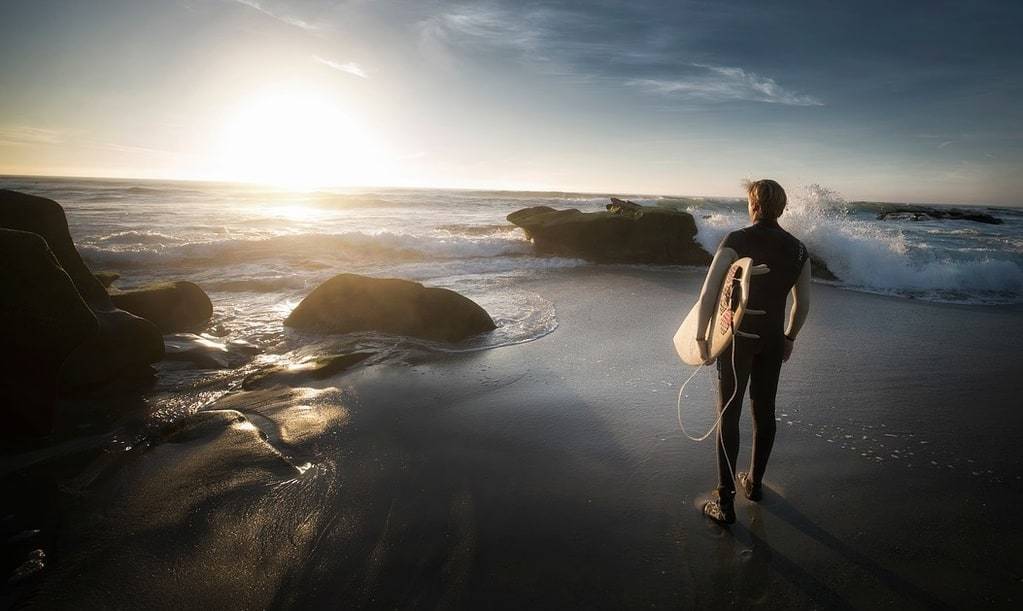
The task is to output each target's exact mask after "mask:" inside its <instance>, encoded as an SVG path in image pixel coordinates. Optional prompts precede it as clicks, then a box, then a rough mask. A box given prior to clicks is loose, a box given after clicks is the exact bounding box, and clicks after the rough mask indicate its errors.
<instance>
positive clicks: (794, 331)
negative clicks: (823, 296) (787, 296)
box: [785, 257, 810, 339]
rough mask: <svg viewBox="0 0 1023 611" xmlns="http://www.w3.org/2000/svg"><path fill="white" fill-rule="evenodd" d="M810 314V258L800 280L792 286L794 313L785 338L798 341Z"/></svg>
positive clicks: (791, 313)
mask: <svg viewBox="0 0 1023 611" xmlns="http://www.w3.org/2000/svg"><path fill="white" fill-rule="evenodd" d="M809 313H810V258H809V257H807V258H806V260H805V261H804V262H803V269H802V270H800V272H799V278H798V279H797V280H796V283H795V284H794V285H792V311H791V312H789V324H788V325H787V326H786V328H785V336H786V337H788V338H790V339H796V335H798V334H799V330H800V329H802V328H803V323H804V322H806V315H807V314H809Z"/></svg>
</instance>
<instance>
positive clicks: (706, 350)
mask: <svg viewBox="0 0 1023 611" xmlns="http://www.w3.org/2000/svg"><path fill="white" fill-rule="evenodd" d="M696 345H697V346H698V347H699V348H700V359H701V360H702V361H703V364H704V365H712V364H714V359H712V358H710V346H709V345H708V344H707V340H705V339H698V340H696Z"/></svg>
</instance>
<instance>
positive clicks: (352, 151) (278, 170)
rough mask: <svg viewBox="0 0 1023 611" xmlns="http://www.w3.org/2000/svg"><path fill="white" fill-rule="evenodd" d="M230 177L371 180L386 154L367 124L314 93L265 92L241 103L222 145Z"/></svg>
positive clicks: (224, 170)
mask: <svg viewBox="0 0 1023 611" xmlns="http://www.w3.org/2000/svg"><path fill="white" fill-rule="evenodd" d="M216 155H217V165H218V167H219V173H220V174H221V175H222V176H223V177H224V178H226V179H229V180H237V181H241V182H256V183H263V184H272V185H276V186H281V187H287V188H294V189H308V188H313V187H321V186H343V185H358V184H371V183H372V182H373V181H375V180H377V179H378V178H379V176H380V171H381V167H380V155H379V150H378V147H377V145H376V142H375V141H374V139H373V138H372V137H371V135H370V134H369V133H368V131H367V129H366V126H365V124H364V122H362V121H360V120H359V117H356V116H355V115H353V114H352V113H350V112H347V111H346V109H345V108H344V107H343V106H342V105H341V104H340V103H338V101H337V100H334V99H330V98H328V97H326V96H323V95H318V94H317V93H315V92H311V91H302V90H294V89H283V90H274V91H266V92H261V93H258V94H255V95H252V96H249V97H248V98H247V99H246V100H244V101H242V102H240V103H239V104H238V105H237V107H236V108H235V109H234V110H233V111H232V112H231V113H230V114H229V115H228V117H227V118H226V119H225V121H224V123H223V128H222V131H221V134H220V138H219V142H218V146H217V151H216Z"/></svg>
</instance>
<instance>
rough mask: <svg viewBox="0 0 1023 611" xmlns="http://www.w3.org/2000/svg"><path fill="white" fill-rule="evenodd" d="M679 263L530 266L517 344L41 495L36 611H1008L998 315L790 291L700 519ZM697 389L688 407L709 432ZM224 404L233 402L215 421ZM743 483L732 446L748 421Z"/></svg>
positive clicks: (172, 438) (279, 404) (1011, 406)
mask: <svg viewBox="0 0 1023 611" xmlns="http://www.w3.org/2000/svg"><path fill="white" fill-rule="evenodd" d="M701 280H702V275H701V274H700V273H698V272H695V271H682V272H679V271H657V270H640V269H635V268H631V269H630V268H615V267H605V268H586V269H583V270H565V271H560V272H552V273H550V274H545V275H538V276H537V279H536V280H534V281H531V283H530V287H529V288H532V289H533V290H535V291H536V292H538V293H540V294H541V295H543V296H544V297H546V298H548V299H551V300H552V301H553V302H554V304H555V306H556V308H557V315H558V320H559V327H558V329H557V330H556V331H555V332H554V333H552V334H551V335H548V336H546V337H544V338H541V339H539V340H537V341H534V342H530V343H527V344H521V345H517V346H511V347H505V348H500V349H496V350H489V351H483V352H476V353H469V354H461V355H452V356H448V357H445V358H442V359H438V360H428V361H425V362H420V363H419V364H413V365H377V366H371V367H366V368H364V369H361V370H358V371H355V372H353V373H350V374H348V375H344V376H339V377H336V378H332V379H328V380H324V381H322V382H318V383H316V384H315V385H314V386H315V388H299V389H283V388H282V389H276V390H265V391H253V392H250V393H235V394H233V395H229V396H228V397H227V398H225V399H222V400H221V401H219V402H218V403H217V404H215V405H214V406H213V407H214V408H218V409H219V410H222V411H216V412H212V413H206V414H201V415H200V416H197V417H193V418H191V419H188V420H187V421H186V422H184V423H182V424H181V425H179V426H178V427H177V429H176V430H173V431H165V432H164V433H162V434H161V435H160V436H159V437H155V438H154V439H153V440H152V446H151V447H150V448H148V449H136V450H133V451H131V452H122V453H120V454H117V455H104V456H101V457H99V458H98V459H95V460H93V461H92V462H91V463H90V464H88V465H85V466H84V467H83V468H82V469H81V470H80V471H79V472H78V474H77V475H76V476H75V477H74V478H73V479H72V480H70V481H67V482H65V483H64V484H62V493H61V494H60V496H59V503H60V507H61V512H60V515H61V518H60V520H59V521H58V522H59V523H58V525H57V526H55V529H56V533H57V534H56V536H55V541H56V543H55V552H54V561H53V562H52V564H51V565H50V566H49V567H48V569H47V571H46V572H45V573H44V574H43V575H42V576H41V577H39V578H38V579H37V580H36V581H34V582H32V583H31V584H29V586H25V588H26V589H24V590H23V591H22V593H21V595H23V596H25V597H26V600H27V602H28V603H30V604H37V605H39V606H43V607H52V606H63V607H78V608H81V607H98V606H103V607H118V608H127V607H138V608H141V607H160V608H172V607H173V608H180V607H183V606H188V607H232V608H262V607H287V608H318V607H331V608H351V607H379V608H393V607H413V608H424V607H428V608H433V607H437V606H441V607H447V608H450V607H463V608H480V607H497V608H509V609H522V608H552V609H553V608H580V607H581V608H622V607H630V608H631V607H662V608H680V607H681V608H708V607H717V606H740V607H760V608H778V609H780V608H812V607H818V608H857V609H875V608H899V609H915V608H936V607H954V608H974V607H1002V608H1013V607H1015V606H1016V605H1018V604H1019V602H1018V601H1019V600H1020V599H1021V598H1023V581H1021V580H1023V553H1021V552H1020V544H1021V543H1023V540H1021V539H1023V536H1021V535H1020V530H1019V527H1018V524H1017V522H1016V516H1017V515H1018V513H1019V511H1018V507H1019V506H1020V502H1021V501H1023V482H1021V476H1023V459H1021V456H1023V455H1021V452H1020V450H1019V439H1020V435H1021V433H1023V411H1021V410H1020V409H1019V407H1020V399H1019V396H1020V390H1021V381H1020V377H1019V376H1020V368H1019V365H1018V362H1019V358H1020V357H1021V356H1023V346H1021V344H1020V341H1019V338H1020V337H1021V336H1023V316H1021V314H1023V310H1021V309H1020V308H1018V307H972V306H970V307H967V306H951V305H940V304H931V303H922V302H916V301H912V300H906V299H897V298H888V297H883V296H874V295H867V294H861V293H855V292H851V291H845V290H841V289H837V288H833V287H829V286H824V285H815V287H814V295H813V306H812V312H811V315H810V319H809V321H808V323H807V326H806V327H805V329H804V331H803V333H802V334H801V335H800V339H799V342H798V345H797V348H796V352H795V354H794V356H793V359H792V360H791V361H790V362H789V363H788V364H787V365H786V366H785V367H784V369H783V373H782V376H783V377H782V385H781V390H780V393H779V399H778V406H779V410H778V418H779V425H780V426H779V432H778V439H777V442H776V444H775V450H774V455H773V457H772V460H771V463H770V465H769V469H768V473H767V486H768V490H767V495H766V498H765V500H764V501H763V502H762V503H760V504H753V503H749V502H747V501H745V500H744V499H740V500H739V501H738V502H737V513H738V523H737V524H736V525H734V526H733V527H731V528H729V529H725V528H721V527H718V526H716V525H714V524H711V523H709V522H708V521H706V520H705V519H704V518H703V517H702V516H701V515H700V514H699V512H698V511H697V506H698V504H699V502H700V501H701V500H702V499H703V498H706V495H707V494H708V493H709V491H710V490H711V488H712V487H713V485H714V482H715V474H714V462H713V446H712V445H711V442H710V441H707V442H704V443H694V442H691V441H689V440H687V439H685V438H684V437H683V436H682V434H681V432H680V431H679V430H678V425H677V422H676V413H675V396H676V395H675V393H676V392H677V389H678V384H679V383H680V382H681V380H682V379H683V374H684V373H686V372H688V371H690V370H689V369H688V368H684V367H683V366H682V365H681V364H680V363H679V362H678V361H677V358H676V357H675V355H674V352H673V349H672V346H671V336H672V334H673V333H674V331H675V328H676V327H677V325H678V324H679V322H680V321H681V318H682V316H683V315H684V313H685V311H687V310H688V307H689V305H690V304H691V303H692V301H693V300H694V299H695V296H696V293H697V292H698V290H699V284H700V281H701ZM713 381H714V373H712V372H711V371H706V372H703V373H701V375H699V376H698V377H697V379H696V380H695V381H694V382H693V383H692V384H691V386H690V390H689V391H687V392H688V394H689V398H688V400H687V402H686V404H685V406H684V409H685V410H686V415H687V416H686V421H687V425H689V424H691V425H692V427H693V428H694V429H703V430H705V429H706V427H708V426H710V424H711V423H712V422H713V418H712V405H713ZM231 410H234V411H231ZM743 411H744V414H743V429H742V430H743V450H742V453H741V454H740V468H742V467H744V466H745V464H746V461H748V456H749V439H750V435H749V431H750V419H749V415H748V404H746V405H744V410H743Z"/></svg>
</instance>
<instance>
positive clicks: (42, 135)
mask: <svg viewBox="0 0 1023 611" xmlns="http://www.w3.org/2000/svg"><path fill="white" fill-rule="evenodd" d="M62 142H64V132H62V131H60V130H56V129H45V128H41V127H31V126H28V125H6V126H0V144H6V145H15V146H17V145H25V144H61V143H62Z"/></svg>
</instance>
